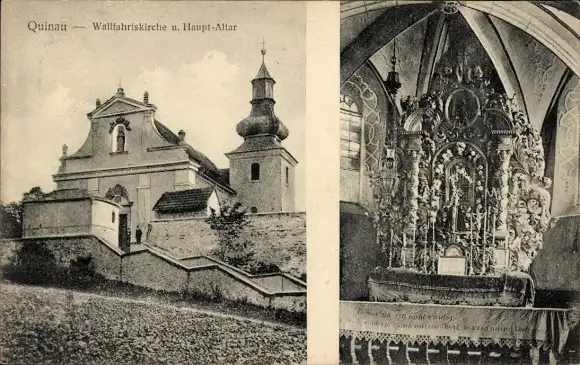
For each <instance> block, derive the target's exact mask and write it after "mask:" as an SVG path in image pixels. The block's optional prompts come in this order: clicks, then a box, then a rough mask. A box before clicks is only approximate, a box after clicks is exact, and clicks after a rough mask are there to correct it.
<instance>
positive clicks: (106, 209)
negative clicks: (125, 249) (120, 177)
mask: <svg viewBox="0 0 580 365" xmlns="http://www.w3.org/2000/svg"><path fill="white" fill-rule="evenodd" d="M91 212H92V233H93V234H94V235H95V236H97V237H99V238H101V239H103V240H105V241H107V242H108V243H110V244H112V245H114V246H119V208H117V207H116V206H114V205H111V204H108V203H106V202H102V201H99V200H93V203H92V210H91Z"/></svg>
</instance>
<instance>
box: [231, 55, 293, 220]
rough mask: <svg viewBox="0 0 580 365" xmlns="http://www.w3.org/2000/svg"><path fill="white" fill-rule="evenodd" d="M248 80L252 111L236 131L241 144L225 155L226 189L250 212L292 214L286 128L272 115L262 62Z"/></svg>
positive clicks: (271, 85)
mask: <svg viewBox="0 0 580 365" xmlns="http://www.w3.org/2000/svg"><path fill="white" fill-rule="evenodd" d="M265 55H266V50H265V49H264V48H263V47H262V65H261V66H260V70H259V71H258V74H257V75H256V77H255V78H254V79H253V80H252V101H251V102H250V103H251V104H252V110H251V112H250V115H249V116H248V117H247V118H245V119H243V120H242V121H240V122H239V123H238V125H237V126H236V132H237V133H238V134H239V135H240V136H241V137H243V138H244V142H243V143H242V145H241V146H240V147H238V148H237V149H236V150H234V151H232V152H230V153H227V154H226V156H228V158H229V159H230V186H231V187H232V188H233V189H234V190H235V191H236V192H237V199H238V200H239V201H240V202H241V203H242V204H243V205H244V206H245V207H246V208H247V209H248V210H249V211H250V212H254V213H256V212H257V213H262V212H264V213H265V212H291V211H294V167H295V166H296V164H297V163H298V161H296V159H295V158H294V157H293V156H292V155H291V154H290V153H289V152H288V151H287V150H286V148H284V147H283V146H282V144H281V142H282V141H283V140H284V139H286V138H287V137H288V128H286V126H285V125H284V124H283V123H282V121H281V120H280V119H278V117H277V116H276V115H275V114H274V104H275V103H276V102H275V101H274V84H275V83H276V82H275V81H274V79H273V78H272V76H270V73H269V72H268V69H267V68H266V64H265V62H264V56H265Z"/></svg>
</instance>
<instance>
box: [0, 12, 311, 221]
mask: <svg viewBox="0 0 580 365" xmlns="http://www.w3.org/2000/svg"><path fill="white" fill-rule="evenodd" d="M305 17H306V4H304V3H300V2H278V3H270V2H227V3H219V2H211V3H202V2H173V1H171V2H165V1H164V2H153V1H151V2H149V1H144V2H100V1H99V2H90V3H89V2H82V3H78V2H60V1H59V2H52V1H51V2H23V1H19V2H2V50H1V58H2V70H1V71H2V75H1V76H2V77H1V80H2V90H1V91H2V94H1V97H2V99H1V104H2V105H1V117H2V119H1V127H2V130H1V138H2V140H1V142H2V144H1V152H2V155H1V157H2V163H1V167H2V169H1V173H2V175H1V179H2V180H1V182H2V185H1V188H2V189H1V199H2V201H4V202H8V201H12V200H18V199H20V198H21V197H22V193H23V192H25V191H28V190H29V189H30V188H31V187H33V186H36V185H39V186H41V187H42V189H43V190H45V191H50V190H52V189H54V187H55V185H54V184H53V182H52V174H55V173H56V172H57V169H58V166H59V157H60V155H61V153H62V152H61V151H62V145H63V144H65V143H66V144H67V145H68V146H69V154H72V153H74V152H75V151H76V150H77V149H78V148H79V147H80V146H81V144H82V143H83V142H84V140H85V139H86V136H87V134H88V131H89V120H88V119H87V117H86V113H88V112H90V111H91V110H93V109H94V105H95V99H96V98H100V99H101V101H103V102H104V101H105V100H107V99H108V98H110V97H111V96H113V94H114V93H115V91H116V88H117V84H118V83H119V78H120V79H121V82H122V86H123V88H124V89H125V95H127V96H128V97H131V98H134V99H137V100H141V99H142V97H143V92H144V91H145V90H147V91H148V92H149V101H150V102H151V103H153V104H155V105H156V106H157V107H158V110H157V114H156V117H157V119H158V120H160V121H162V122H163V123H164V124H166V125H167V126H168V127H169V128H171V129H172V130H173V131H174V132H177V131H179V130H180V129H184V130H185V131H186V132H187V136H186V140H187V141H188V142H189V143H190V144H191V145H193V146H194V147H195V148H197V149H198V150H200V151H202V152H204V153H205V154H206V155H207V156H208V157H210V158H211V159H212V160H213V161H214V162H215V163H216V164H217V165H218V167H227V166H228V159H227V158H226V157H225V156H224V153H226V152H229V151H231V150H233V149H235V148H236V147H238V146H239V145H240V144H241V143H242V139H241V137H239V136H238V135H237V134H236V132H235V126H236V124H237V123H238V121H240V120H241V119H243V118H245V117H246V116H247V115H248V113H249V111H250V104H249V101H250V99H251V83H250V81H251V80H252V78H253V77H254V76H255V75H256V73H257V72H258V69H259V67H260V63H261V57H262V56H261V54H260V49H261V47H262V45H261V42H262V37H264V38H265V41H266V49H267V55H266V65H267V67H268V70H269V71H270V74H271V75H272V77H274V79H275V80H276V85H275V89H274V95H275V99H276V107H275V111H276V114H277V115H278V117H279V118H280V119H282V121H283V122H284V123H285V124H286V126H287V127H288V129H289V130H290V136H289V137H288V139H287V140H285V141H284V142H283V145H284V146H285V147H286V148H287V149H288V150H289V151H290V153H292V154H293V155H294V156H295V157H296V158H297V159H298V161H299V164H298V166H297V169H296V173H297V179H296V190H297V194H296V206H297V209H298V210H303V209H304V195H305V194H304V180H305V176H304V171H305V163H306V158H305V143H304V140H305V136H304V131H305V88H306V87H305V58H306V56H305V46H306V45H305V38H306V33H305V32H306V29H305V27H306V22H305V20H306V19H305ZM31 21H35V22H36V23H37V24H45V22H48V23H58V24H62V23H66V24H67V25H68V27H67V31H66V32H43V31H38V30H37V32H36V33H34V32H33V31H31V30H29V22H31ZM97 21H101V22H117V23H120V22H125V23H131V22H147V23H149V24H155V23H160V24H166V25H167V26H168V28H171V25H172V24H175V25H177V26H179V28H180V29H181V30H180V31H179V32H173V31H170V30H168V31H165V32H131V31H129V32H104V31H96V30H94V29H93V25H92V22H97ZM184 22H187V23H191V24H210V25H211V26H215V25H216V24H217V23H220V24H221V23H227V24H229V25H236V26H237V27H236V30H235V31H230V32H215V31H213V32H205V33H201V32H185V31H183V30H182V28H183V23H184ZM73 25H75V26H84V27H86V28H84V29H83V28H79V29H73V28H72V26H73Z"/></svg>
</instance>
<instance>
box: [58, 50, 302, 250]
mask: <svg viewBox="0 0 580 365" xmlns="http://www.w3.org/2000/svg"><path fill="white" fill-rule="evenodd" d="M262 54H263V55H264V54H265V50H262ZM274 84H275V81H274V79H273V78H272V76H270V74H269V72H268V69H267V68H266V64H265V63H264V62H262V65H261V67H260V68H259V71H258V74H257V75H256V77H255V78H254V79H253V80H252V101H251V112H250V114H249V116H248V117H247V118H245V119H243V120H241V121H240V122H239V123H238V124H237V127H236V131H237V133H238V134H239V135H240V136H241V137H243V138H244V142H243V143H242V144H241V145H240V146H232V150H231V151H228V153H226V155H227V157H228V158H229V161H230V162H229V165H230V166H229V168H218V167H217V166H216V165H215V164H214V163H213V162H212V161H211V160H210V159H209V158H208V157H207V156H206V155H204V154H203V153H202V152H201V151H198V150H197V149H195V148H194V147H193V146H191V145H190V144H188V143H187V142H186V141H185V138H186V132H185V131H183V130H180V131H179V132H177V133H175V132H173V131H171V130H170V129H169V128H167V127H166V126H165V124H163V122H162V121H159V120H157V119H156V115H155V114H156V111H157V106H156V105H154V104H153V103H152V100H150V99H149V94H148V92H147V91H145V92H144V94H143V98H142V99H141V100H137V99H134V98H131V97H129V96H128V95H126V94H125V92H124V90H123V88H122V87H119V88H118V89H117V92H116V93H115V94H114V95H113V96H111V97H110V98H109V99H108V100H107V101H105V102H104V103H101V101H100V100H99V99H97V101H96V106H95V109H94V110H93V111H91V112H90V113H88V114H87V116H88V118H89V120H90V122H91V128H90V132H89V134H88V136H87V139H86V141H85V142H84V144H83V145H82V146H81V148H80V149H79V150H78V151H76V152H74V153H72V154H71V153H69V151H68V147H67V146H66V145H64V146H63V151H62V157H61V158H60V160H61V165H60V168H59V169H58V172H57V173H56V174H55V175H54V176H53V179H54V181H55V182H56V186H57V190H63V189H82V190H86V191H87V192H88V193H89V194H91V195H94V196H98V197H102V198H105V199H109V200H111V201H113V202H115V203H117V204H119V205H120V206H121V209H120V213H119V219H118V222H119V243H120V244H121V245H123V244H124V243H126V242H128V241H131V242H135V241H136V236H135V232H136V230H137V227H138V226H139V227H140V229H141V230H143V232H144V233H146V230H147V227H148V226H149V227H150V224H151V221H152V220H155V219H158V218H170V217H181V218H184V217H205V216H207V215H208V212H209V208H213V209H215V210H217V211H219V206H220V204H225V203H227V204H232V203H233V202H240V203H242V205H243V206H244V207H245V208H246V209H247V210H248V212H250V213H279V212H293V211H294V185H295V184H294V167H295V166H296V164H297V163H298V161H297V160H296V159H295V158H294V157H293V156H292V154H291V153H290V152H289V151H288V150H286V148H285V147H284V146H283V145H282V141H283V140H284V139H285V138H286V137H288V134H289V131H288V129H287V128H286V126H285V125H284V124H283V123H282V121H281V120H280V119H279V118H278V117H277V116H276V115H275V113H274V104H275V101H274V95H273V89H274ZM200 127H201V126H200Z"/></svg>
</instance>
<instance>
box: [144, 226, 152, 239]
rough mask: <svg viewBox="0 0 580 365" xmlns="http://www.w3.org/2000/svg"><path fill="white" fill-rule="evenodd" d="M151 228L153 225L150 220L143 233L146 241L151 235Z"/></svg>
mask: <svg viewBox="0 0 580 365" xmlns="http://www.w3.org/2000/svg"><path fill="white" fill-rule="evenodd" d="M152 229H153V225H152V224H151V222H149V223H148V224H147V234H146V235H145V238H146V239H147V241H149V237H150V236H151V230H152Z"/></svg>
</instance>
